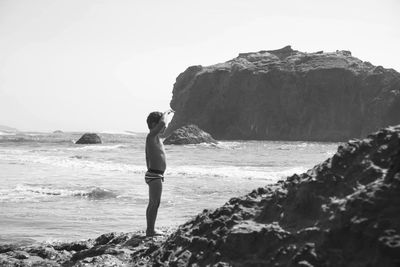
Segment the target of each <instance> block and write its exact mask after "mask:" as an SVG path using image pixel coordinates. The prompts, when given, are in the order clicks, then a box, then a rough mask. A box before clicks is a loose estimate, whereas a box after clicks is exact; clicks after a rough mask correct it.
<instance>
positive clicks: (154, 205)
mask: <svg viewBox="0 0 400 267" xmlns="http://www.w3.org/2000/svg"><path fill="white" fill-rule="evenodd" d="M148 185H149V205H148V206H147V210H146V220H147V230H146V235H154V225H155V223H156V218H157V211H158V207H159V206H160V200H161V193H162V182H161V179H154V180H152V181H150V182H149V183H148Z"/></svg>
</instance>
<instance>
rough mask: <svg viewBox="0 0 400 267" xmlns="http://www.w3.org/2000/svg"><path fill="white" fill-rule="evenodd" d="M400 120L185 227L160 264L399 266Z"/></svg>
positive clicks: (155, 258) (156, 256) (156, 261)
mask: <svg viewBox="0 0 400 267" xmlns="http://www.w3.org/2000/svg"><path fill="white" fill-rule="evenodd" d="M399 163H400V125H399V126H396V127H391V128H387V129H383V130H381V131H379V132H377V133H374V134H371V135H369V136H368V138H366V139H364V140H351V141H349V142H348V143H346V144H345V145H343V146H339V148H338V150H337V152H336V154H335V155H334V156H333V157H332V158H329V159H327V160H326V161H325V162H323V163H321V164H319V165H316V166H315V167H314V168H313V169H311V170H309V171H308V172H307V173H303V174H301V175H293V176H291V177H288V178H287V179H286V180H285V181H279V182H278V183H276V184H274V185H269V186H267V187H264V188H259V189H257V190H254V191H253V192H251V193H250V194H248V195H245V196H243V197H240V198H233V199H231V200H230V201H229V202H227V203H226V204H225V205H224V206H223V207H221V208H219V209H217V210H215V211H208V210H205V211H204V212H203V213H201V214H199V215H198V216H197V217H196V218H194V219H192V220H191V221H188V222H187V223H185V224H184V225H182V226H180V227H179V228H178V229H177V231H176V232H175V233H173V234H172V235H171V236H170V237H169V238H168V239H167V240H166V242H165V243H163V244H162V245H161V246H160V247H159V248H158V249H157V250H155V251H152V252H148V251H145V252H143V253H139V255H138V257H141V258H144V257H148V258H149V259H150V260H149V262H147V264H148V265H157V266H190V265H191V264H196V266H206V265H209V266H217V265H218V264H221V266H224V265H226V266H389V267H390V266H393V267H395V266H399V264H400V224H399V222H400V164H399Z"/></svg>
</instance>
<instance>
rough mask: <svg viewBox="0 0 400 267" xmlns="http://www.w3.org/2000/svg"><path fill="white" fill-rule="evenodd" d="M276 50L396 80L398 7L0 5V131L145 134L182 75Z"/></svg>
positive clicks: (210, 2) (46, 1)
mask: <svg viewBox="0 0 400 267" xmlns="http://www.w3.org/2000/svg"><path fill="white" fill-rule="evenodd" d="M286 45H292V48H293V49H296V50H300V51H304V52H315V51H319V50H324V51H327V52H329V51H336V50H350V51H351V52H352V54H353V56H356V57H358V58H360V59H361V60H365V61H370V62H371V63H372V64H374V65H382V66H384V67H385V68H394V69H396V70H397V71H400V53H399V50H400V1H399V0H376V1H371V0H362V1H351V0H346V1H341V0H340V1H339V0H334V1H327V0H326V1H324V0H301V1H297V0H293V1H283V0H280V1H278V0H274V1H267V0H260V1H258V0H247V1H245V0H240V1H239V0H202V1H192V0H172V1H171V0H168V1H167V0H160V1H151V0H146V1H135V0H108V1H106V0H102V1H100V0H34V1H33V0H0V125H7V126H10V127H15V128H18V129H20V130H30V131H54V130H57V129H60V130H63V131H123V130H132V131H140V132H145V131H146V122H145V120H146V117H147V114H148V113H149V112H151V111H154V110H159V111H164V110H166V109H168V108H169V102H170V100H171V98H172V88H173V84H174V82H175V79H176V77H177V76H178V75H179V74H180V73H181V72H183V71H184V70H185V69H186V68H187V67H189V66H191V65H203V66H207V65H213V64H216V63H220V62H225V61H227V60H230V59H232V58H234V57H236V56H237V55H238V54H239V53H244V52H256V51H259V50H273V49H278V48H282V47H284V46H286Z"/></svg>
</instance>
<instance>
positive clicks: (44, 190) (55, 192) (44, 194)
mask: <svg viewBox="0 0 400 267" xmlns="http://www.w3.org/2000/svg"><path fill="white" fill-rule="evenodd" d="M53 197H82V198H88V199H106V198H116V197H118V194H117V193H116V192H113V191H111V190H108V189H105V188H100V187H89V188H80V189H78V188H57V187H54V186H52V185H33V184H31V185H30V184H18V185H17V186H16V187H14V188H13V189H7V190H5V189H3V190H0V202H5V201H7V202H8V201H16V202H18V201H24V200H40V199H43V198H53Z"/></svg>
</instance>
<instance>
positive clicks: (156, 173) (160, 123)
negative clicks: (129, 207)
mask: <svg viewBox="0 0 400 267" xmlns="http://www.w3.org/2000/svg"><path fill="white" fill-rule="evenodd" d="M171 112H173V111H172V110H169V111H167V112H165V113H161V112H152V113H150V114H149V116H148V117H147V126H148V127H149V130H150V132H149V134H148V135H147V137H146V165H147V172H146V175H145V181H146V183H147V185H148V186H149V204H148V206H147V210H146V220H147V229H146V236H154V235H157V234H160V233H158V232H156V231H155V229H154V225H155V222H156V218H157V211H158V207H159V206H160V200H161V192H162V182H164V172H165V169H166V167H167V164H166V161H165V150H164V145H163V143H162V142H161V140H160V137H159V134H162V133H163V132H164V131H165V124H166V116H167V115H168V114H169V113H171Z"/></svg>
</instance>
